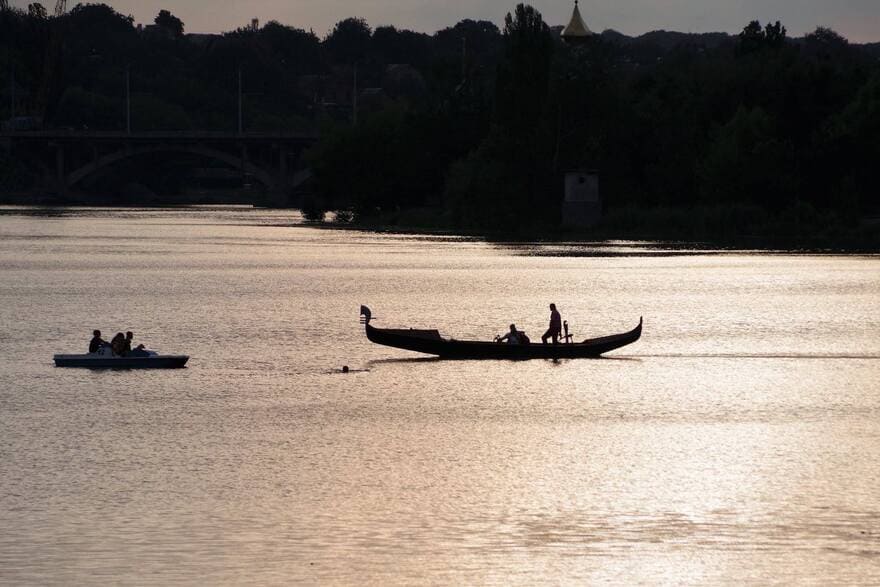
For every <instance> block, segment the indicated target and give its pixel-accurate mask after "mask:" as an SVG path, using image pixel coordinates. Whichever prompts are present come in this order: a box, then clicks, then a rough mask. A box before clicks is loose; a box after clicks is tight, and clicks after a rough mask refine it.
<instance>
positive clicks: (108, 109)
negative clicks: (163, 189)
mask: <svg viewBox="0 0 880 587" xmlns="http://www.w3.org/2000/svg"><path fill="white" fill-rule="evenodd" d="M32 6H34V5H32ZM553 16H554V18H553V20H555V21H556V22H560V21H564V20H567V17H568V14H559V15H553ZM587 17H588V19H589V15H587ZM559 30H560V27H549V26H548V25H547V24H546V22H545V20H544V17H543V16H542V15H541V14H540V13H538V12H537V11H536V10H534V9H533V8H532V7H530V6H527V5H519V6H517V7H515V8H513V7H511V12H510V14H508V15H507V17H506V18H505V20H504V23H503V26H502V28H500V29H499V28H498V27H496V26H495V25H494V24H493V23H490V22H486V21H472V20H464V21H462V22H459V23H458V24H456V25H454V26H452V27H449V28H446V29H443V30H441V31H438V32H436V33H434V34H430V35H429V34H424V33H419V32H414V31H407V30H399V29H397V28H395V27H393V26H380V27H376V28H375V29H373V28H371V27H370V26H369V25H368V23H366V22H365V21H363V20H362V19H358V18H349V19H346V20H343V21H341V22H339V23H338V24H337V25H336V26H335V27H334V29H333V30H332V31H329V32H328V33H327V34H326V35H325V36H324V37H323V38H320V37H319V36H318V35H316V34H315V33H314V32H312V31H305V30H302V29H298V28H295V27H292V26H287V25H284V24H281V23H278V22H274V21H273V22H269V23H267V24H265V25H264V26H259V25H258V24H257V23H252V24H251V25H248V26H244V27H242V28H240V29H238V30H235V31H230V32H227V33H223V34H218V35H188V34H186V32H185V24H184V23H182V22H180V20H179V19H177V18H176V17H174V15H172V14H170V13H168V12H167V11H163V13H160V14H159V15H157V18H156V21H155V23H154V24H152V25H150V26H148V27H140V26H136V25H135V23H134V22H133V20H132V19H131V17H127V16H124V15H121V14H119V13H117V12H115V11H114V10H113V9H112V8H110V7H108V6H105V5H100V4H99V5H78V6H76V7H75V8H73V9H72V10H71V11H70V13H68V14H66V15H63V16H58V17H55V18H53V17H49V16H47V15H46V13H45V10H43V11H40V10H39V9H37V8H34V9H32V10H30V11H29V12H28V13H24V12H18V11H14V10H5V11H3V12H2V13H0V51H2V52H3V55H4V57H5V63H6V64H7V67H5V68H3V71H0V87H2V88H4V90H2V92H3V99H2V105H0V117H2V118H4V119H8V118H9V117H10V116H11V115H12V114H13V112H12V109H13V107H14V108H15V114H17V115H27V116H32V117H34V118H35V119H39V120H40V121H41V123H42V124H43V125H44V126H45V127H52V128H72V129H82V128H87V129H93V130H119V129H121V128H124V120H125V112H124V110H125V101H124V94H123V87H124V83H123V80H124V79H125V75H126V72H128V75H129V76H130V87H131V111H132V127H133V128H136V129H139V130H186V129H199V130H228V131H231V130H235V129H236V127H237V124H238V119H237V112H238V79H239V78H238V76H239V72H241V76H242V94H241V95H242V98H241V99H242V110H243V128H244V129H245V130H288V131H302V132H316V133H318V134H319V136H320V139H319V142H318V144H317V145H316V146H315V147H314V148H313V149H311V151H310V152H309V153H307V155H306V157H305V163H306V164H307V165H308V166H309V167H310V168H311V169H312V172H313V180H312V182H311V183H310V184H309V186H308V189H306V190H305V191H302V192H298V193H296V194H292V197H293V198H294V199H295V200H301V203H302V205H303V208H304V209H305V211H306V212H307V213H308V215H310V216H311V217H312V218H323V213H324V212H325V211H327V210H338V211H341V212H342V213H341V214H339V215H338V217H339V218H340V219H342V220H343V221H346V222H354V223H358V224H359V225H360V226H378V225H386V224H389V223H390V224H392V225H394V224H395V223H401V224H412V225H421V226H423V227H425V228H437V227H442V228H447V229H460V230H466V231H476V232H485V233H496V234H497V233H501V234H509V235H511V236H552V235H558V234H565V233H562V232H561V228H560V224H561V202H562V197H563V187H562V185H563V184H562V177H563V174H564V173H565V172H566V171H568V170H575V169H595V170H597V171H598V175H599V182H600V190H601V196H602V200H603V203H602V205H603V210H604V217H603V221H602V223H601V224H600V225H599V226H598V227H596V228H595V229H592V230H591V231H588V232H586V233H584V234H596V235H610V236H633V235H643V236H647V237H652V236H653V237H664V238H665V237H669V238H676V237H679V238H697V239H704V240H705V239H708V240H712V239H715V238H719V239H726V238H731V237H744V238H751V237H753V236H754V237H762V236H764V237H766V236H770V235H777V234H778V235H789V236H791V237H792V238H807V239H809V238H813V237H815V238H817V239H819V240H822V241H825V240H828V241H832V242H834V241H835V240H841V241H842V240H848V239H849V240H852V239H855V240H857V241H860V242H861V241H867V242H876V241H877V240H878V235H877V229H876V223H875V222H874V221H872V220H871V219H872V218H873V217H876V216H878V215H880V204H878V192H880V175H878V174H877V173H876V172H875V167H876V164H875V162H876V161H878V160H880V46H878V45H877V44H874V45H855V44H851V43H849V42H848V41H847V40H846V39H844V38H843V37H841V36H840V35H838V34H837V33H835V32H834V31H832V30H830V29H827V28H818V29H816V30H815V31H814V32H812V33H810V34H808V35H806V36H805V37H802V38H791V37H788V36H787V34H786V30H785V27H784V26H783V25H782V24H781V23H779V22H776V23H766V24H761V23H758V22H752V23H748V24H746V26H745V27H744V28H743V30H742V32H741V33H740V34H738V35H727V34H724V33H711V34H683V33H671V32H663V31H658V32H653V33H648V34H646V35H643V36H641V37H637V38H631V37H626V36H624V35H621V34H619V33H616V32H614V31H605V32H604V33H602V34H601V35H595V36H594V37H592V38H591V39H589V40H588V41H587V42H586V43H583V44H579V45H578V46H569V45H566V44H565V43H563V42H562V41H561V39H560V36H559ZM11 94H14V97H13V96H12V95H11ZM10 123H14V121H10ZM176 169H177V168H175V173H179V170H176ZM136 172H137V170H135V171H134V172H133V173H135V174H136ZM140 172H141V173H142V175H144V176H145V179H144V181H145V182H149V181H151V180H153V176H161V174H162V171H161V170H159V171H158V172H157V170H149V169H142V170H140ZM39 173H40V171H39V170H38V169H35V168H29V167H28V164H27V162H26V161H22V160H20V159H18V158H17V157H16V154H15V153H10V152H8V151H2V150H0V190H3V189H5V190H7V191H12V190H17V191H21V190H25V189H28V187H29V186H30V187H33V186H34V185H38V184H39V177H38V175H39ZM160 179H161V178H157V179H155V181H156V182H157V183H161V181H160ZM180 183H181V182H180V181H168V180H167V179H166V180H164V183H161V184H162V185H175V186H176V185H179V184H180ZM151 187H153V186H151ZM577 234H580V233H577Z"/></svg>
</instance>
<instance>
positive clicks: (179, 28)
mask: <svg viewBox="0 0 880 587" xmlns="http://www.w3.org/2000/svg"><path fill="white" fill-rule="evenodd" d="M154 22H155V23H156V25H157V26H159V27H161V28H163V29H165V30H166V31H168V32H170V33H171V34H172V35H173V36H174V37H175V38H179V37H182V36H183V21H182V20H180V19H179V18H177V17H176V16H174V15H173V14H171V13H170V12H168V11H167V10H160V11H159V14H157V15H156V19H155V20H154Z"/></svg>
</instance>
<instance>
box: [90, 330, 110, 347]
mask: <svg viewBox="0 0 880 587" xmlns="http://www.w3.org/2000/svg"><path fill="white" fill-rule="evenodd" d="M105 344H107V341H106V340H104V339H103V338H101V331H100V330H93V331H92V340H90V341H89V352H90V353H97V352H98V349H99V348H101V347H102V346H104V345H105Z"/></svg>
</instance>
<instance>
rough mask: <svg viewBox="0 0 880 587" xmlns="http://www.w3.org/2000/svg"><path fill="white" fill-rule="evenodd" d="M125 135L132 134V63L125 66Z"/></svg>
mask: <svg viewBox="0 0 880 587" xmlns="http://www.w3.org/2000/svg"><path fill="white" fill-rule="evenodd" d="M125 134H127V135H130V134H131V63H128V64H126V65H125Z"/></svg>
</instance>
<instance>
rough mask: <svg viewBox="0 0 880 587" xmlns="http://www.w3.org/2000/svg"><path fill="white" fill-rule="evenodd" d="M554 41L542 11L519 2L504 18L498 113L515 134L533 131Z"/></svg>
mask: <svg viewBox="0 0 880 587" xmlns="http://www.w3.org/2000/svg"><path fill="white" fill-rule="evenodd" d="M552 52H553V40H552V39H551V37H550V29H549V28H548V27H547V24H546V23H545V22H544V21H543V19H542V18H541V13H540V12H538V11H537V10H535V9H534V8H532V7H531V6H529V5H525V4H519V5H517V7H516V10H515V11H514V16H511V14H510V13H507V16H506V17H505V18H504V59H503V61H502V62H501V65H500V66H499V68H498V81H497V93H496V96H497V97H496V114H497V120H498V122H499V123H500V124H502V125H504V126H507V127H508V128H509V129H510V130H511V131H513V132H514V134H520V133H521V132H528V131H529V130H534V129H535V127H536V124H537V122H538V118H539V117H540V115H541V113H542V111H543V109H544V102H545V101H546V98H547V89H548V81H549V79H550V57H551V55H552Z"/></svg>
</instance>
